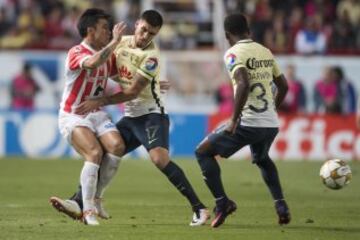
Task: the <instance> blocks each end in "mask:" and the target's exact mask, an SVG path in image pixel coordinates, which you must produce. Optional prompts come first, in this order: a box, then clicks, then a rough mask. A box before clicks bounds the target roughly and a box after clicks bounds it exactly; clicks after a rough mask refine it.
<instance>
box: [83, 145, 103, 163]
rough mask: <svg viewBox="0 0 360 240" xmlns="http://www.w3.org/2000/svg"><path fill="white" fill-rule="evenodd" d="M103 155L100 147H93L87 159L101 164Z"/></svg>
mask: <svg viewBox="0 0 360 240" xmlns="http://www.w3.org/2000/svg"><path fill="white" fill-rule="evenodd" d="M103 154H104V153H103V150H102V149H101V148H100V147H93V148H91V149H90V150H89V151H88V153H87V156H86V157H87V158H88V160H89V161H91V162H93V163H97V164H100V163H101V159H102V157H103Z"/></svg>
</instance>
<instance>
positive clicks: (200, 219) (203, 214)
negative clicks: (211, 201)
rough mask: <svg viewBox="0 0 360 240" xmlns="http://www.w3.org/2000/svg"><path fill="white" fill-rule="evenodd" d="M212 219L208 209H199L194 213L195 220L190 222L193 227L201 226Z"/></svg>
mask: <svg viewBox="0 0 360 240" xmlns="http://www.w3.org/2000/svg"><path fill="white" fill-rule="evenodd" d="M209 219H210V213H209V211H208V210H207V209H206V208H203V209H199V210H198V211H196V212H194V215H193V219H192V221H191V222H190V226H191V227H196V226H201V225H204V224H205V223H206V221H207V220H209Z"/></svg>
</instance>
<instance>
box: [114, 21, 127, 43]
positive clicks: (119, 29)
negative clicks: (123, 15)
mask: <svg viewBox="0 0 360 240" xmlns="http://www.w3.org/2000/svg"><path fill="white" fill-rule="evenodd" d="M125 29H126V24H125V23H124V22H120V23H117V24H115V26H114V28H113V30H112V34H113V40H114V41H116V42H120V41H121V38H122V36H123V34H124V31H125Z"/></svg>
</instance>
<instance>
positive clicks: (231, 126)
mask: <svg viewBox="0 0 360 240" xmlns="http://www.w3.org/2000/svg"><path fill="white" fill-rule="evenodd" d="M239 121H240V118H239V120H237V121H233V120H230V121H229V122H228V124H227V126H226V128H225V131H226V132H228V133H230V134H231V135H233V134H235V130H236V127H237V125H238V124H239Z"/></svg>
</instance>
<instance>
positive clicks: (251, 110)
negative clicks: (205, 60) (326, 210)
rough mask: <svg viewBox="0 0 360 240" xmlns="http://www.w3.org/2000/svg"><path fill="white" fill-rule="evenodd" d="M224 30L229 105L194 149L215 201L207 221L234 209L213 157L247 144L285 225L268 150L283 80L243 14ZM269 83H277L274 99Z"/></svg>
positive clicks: (221, 219) (228, 22) (230, 18)
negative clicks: (223, 120)
mask: <svg viewBox="0 0 360 240" xmlns="http://www.w3.org/2000/svg"><path fill="white" fill-rule="evenodd" d="M224 28H225V35H226V38H227V40H228V42H229V44H230V45H231V47H230V49H228V50H227V52H226V53H225V57H224V61H225V65H226V69H227V72H228V74H229V76H230V79H231V81H232V84H233V90H234V98H235V100H234V101H235V108H234V111H233V114H232V117H231V119H230V121H229V122H228V124H227V125H225V126H223V127H221V128H219V129H217V130H216V131H215V132H213V133H211V134H210V135H209V136H207V137H206V138H205V140H203V141H202V142H201V143H200V145H199V146H198V147H197V149H196V157H197V160H198V162H199V165H200V167H201V170H202V174H203V176H204V179H205V183H206V184H207V186H208V188H209V189H210V191H211V193H212V194H213V196H214V198H215V200H216V208H215V218H214V219H213V221H212V223H211V225H212V227H219V226H220V225H221V224H223V223H224V221H225V218H226V217H227V216H228V215H229V214H231V213H232V212H234V211H235V210H236V204H235V202H233V201H232V200H230V199H229V198H228V196H227V194H226V193H225V190H224V187H223V184H222V181H221V176H220V167H219V165H218V163H217V161H216V159H215V156H217V155H220V156H221V157H225V158H228V157H229V156H231V155H232V154H234V153H235V152H237V151H238V150H239V149H241V148H242V147H244V146H246V145H250V149H251V154H252V157H253V163H254V164H256V165H257V166H258V167H259V169H260V171H261V173H262V176H263V179H264V181H265V183H266V185H267V187H268V188H269V190H270V193H271V195H272V197H273V199H274V202H275V209H276V212H277V214H278V217H279V219H278V221H279V224H287V223H289V221H290V213H289V209H288V206H287V204H286V202H285V200H284V196H283V193H282V189H281V186H280V181H279V177H278V173H277V169H276V166H275V165H274V163H273V161H272V160H271V159H270V157H269V154H268V152H269V149H270V146H271V144H272V142H273V140H274V138H275V136H276V134H277V133H278V126H279V122H278V117H277V113H276V109H277V108H278V107H279V106H280V103H281V102H282V101H283V99H284V97H285V95H286V92H287V89H288V87H287V83H286V80H285V78H284V76H283V74H281V72H280V70H279V67H278V65H277V63H276V61H275V59H274V56H273V55H272V53H271V52H270V50H269V49H267V48H265V47H264V46H262V45H261V44H258V43H256V42H254V41H253V40H252V39H250V36H249V27H248V23H247V20H246V18H245V16H244V15H242V14H232V15H229V16H227V17H226V18H225V21H224ZM273 83H274V84H275V85H276V87H277V93H276V95H275V98H274V97H273V93H272V91H271V86H272V84H273Z"/></svg>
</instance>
